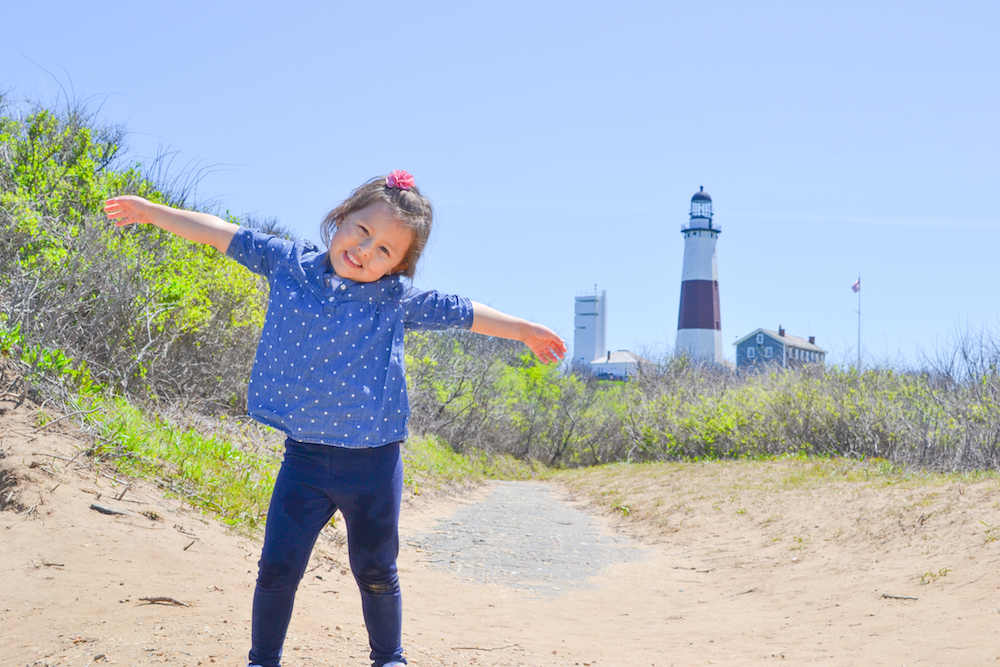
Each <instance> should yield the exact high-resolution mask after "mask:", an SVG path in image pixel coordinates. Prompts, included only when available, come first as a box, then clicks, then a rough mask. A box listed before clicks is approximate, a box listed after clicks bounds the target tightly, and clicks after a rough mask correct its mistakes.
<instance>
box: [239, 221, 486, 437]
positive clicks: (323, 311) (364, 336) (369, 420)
mask: <svg viewBox="0 0 1000 667" xmlns="http://www.w3.org/2000/svg"><path fill="white" fill-rule="evenodd" d="M226 254H227V255H229V256H230V257H232V258H233V259H235V260H236V261H237V262H239V263H240V264H242V265H243V266H245V267H246V268H248V269H250V270H251V271H253V272H254V273H259V274H261V275H263V276H266V277H267V279H268V282H269V284H270V288H271V290H270V298H269V300H268V306H267V316H266V318H265V320H264V329H263V331H262V332H261V337H260V343H259V344H258V346H257V355H256V357H255V358H254V364H253V371H252V372H251V375H250V387H249V392H248V401H247V403H248V406H247V407H248V411H249V413H250V416H252V417H253V418H254V419H256V420H257V421H259V422H261V423H264V424H267V425H269V426H273V427H274V428H277V429H279V430H281V431H283V432H284V433H286V434H287V435H288V436H289V437H291V438H293V439H294V440H298V441H300V442H309V443H315V444H322V445H334V446H337V447H352V448H364V447H378V446H380V445H385V444H388V443H391V442H398V441H400V440H405V439H406V435H407V431H406V422H407V420H408V418H409V414H410V410H409V403H408V401H407V398H406V379H405V376H404V368H403V332H404V329H408V328H413V329H446V328H451V327H461V328H466V329H468V328H469V327H471V326H472V302H470V301H469V300H468V299H466V298H464V297H459V296H455V295H448V294H442V293H440V292H436V291H421V290H417V289H415V288H412V287H409V288H407V287H406V286H405V285H404V284H403V283H402V282H401V281H400V279H399V277H398V276H392V277H384V278H382V279H380V280H377V281H375V282H372V283H357V282H354V281H352V280H345V279H343V278H340V277H339V276H337V275H336V274H335V273H334V272H333V268H332V267H331V266H330V262H329V260H328V259H327V253H326V251H325V250H323V249H321V248H319V247H317V246H315V245H313V244H312V243H310V242H308V241H298V242H292V241H287V240H284V239H280V238H277V237H275V236H271V235H268V234H261V233H260V232H255V231H253V230H249V229H245V228H240V230H239V231H238V232H237V233H236V236H235V237H234V238H233V240H232V243H230V245H229V249H228V251H227V253H226Z"/></svg>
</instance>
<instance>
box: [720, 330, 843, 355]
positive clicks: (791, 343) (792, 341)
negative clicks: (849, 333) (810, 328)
mask: <svg viewBox="0 0 1000 667" xmlns="http://www.w3.org/2000/svg"><path fill="white" fill-rule="evenodd" d="M759 333H766V334H767V335H768V336H770V337H771V338H774V339H775V340H779V341H782V342H784V344H785V345H786V346H787V347H795V348H798V349H800V350H808V351H809V352H822V353H823V354H826V350H824V349H823V348H821V347H820V346H819V345H816V344H815V343H810V342H809V341H808V340H807V339H805V338H799V337H798V336H792V335H791V334H788V333H786V334H785V335H784V336H779V335H778V332H777V331H771V330H770V329H754V330H753V331H751V332H750V333H748V334H747V335H746V336H743V338H740V339H739V340H737V341H736V342H735V343H733V345H739V344H740V343H742V342H743V341H745V340H747V339H748V338H751V337H753V336H756V335H757V334H759Z"/></svg>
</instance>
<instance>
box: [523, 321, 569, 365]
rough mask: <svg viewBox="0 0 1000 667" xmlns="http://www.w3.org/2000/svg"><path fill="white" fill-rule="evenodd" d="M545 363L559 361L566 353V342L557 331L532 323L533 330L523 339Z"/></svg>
mask: <svg viewBox="0 0 1000 667" xmlns="http://www.w3.org/2000/svg"><path fill="white" fill-rule="evenodd" d="M522 340H523V341H524V344H525V345H527V346H528V347H530V348H531V351H532V352H534V353H535V356H536V357H538V358H539V360H540V361H541V362H542V363H543V364H549V363H554V362H557V361H559V360H560V359H562V358H563V356H565V354H566V343H565V342H564V341H563V339H562V338H560V337H559V336H558V335H557V334H556V332H554V331H552V329H549V328H548V327H546V326H542V325H541V324H535V323H532V324H531V331H530V332H529V333H528V335H527V336H525V337H524V338H523V339H522Z"/></svg>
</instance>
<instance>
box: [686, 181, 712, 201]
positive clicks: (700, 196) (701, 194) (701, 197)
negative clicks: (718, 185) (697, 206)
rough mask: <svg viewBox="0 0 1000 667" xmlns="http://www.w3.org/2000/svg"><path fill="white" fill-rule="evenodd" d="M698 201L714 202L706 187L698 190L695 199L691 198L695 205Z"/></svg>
mask: <svg viewBox="0 0 1000 667" xmlns="http://www.w3.org/2000/svg"><path fill="white" fill-rule="evenodd" d="M696 201H712V195H710V194H708V193H707V192H705V186H704V185H703V186H701V189H700V190H698V192H696V193H694V196H693V197H691V202H692V203H694V202H696Z"/></svg>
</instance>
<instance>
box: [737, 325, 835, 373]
mask: <svg viewBox="0 0 1000 667" xmlns="http://www.w3.org/2000/svg"><path fill="white" fill-rule="evenodd" d="M734 345H735V346H736V372H737V373H741V372H743V371H748V370H753V369H760V370H764V369H765V368H773V367H774V365H777V366H780V367H781V368H803V367H805V366H807V365H809V364H820V365H822V364H823V363H825V361H826V350H824V349H823V348H821V347H819V346H818V345H816V337H815V336H809V338H808V339H805V338H799V337H798V336H792V335H790V334H787V333H785V329H784V328H783V327H782V326H780V325H779V326H778V330H777V331H771V330H770V329H757V330H755V331H752V332H750V333H748V334H747V335H746V336H744V337H743V338H740V339H739V340H738V341H736V342H735V343H734Z"/></svg>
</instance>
